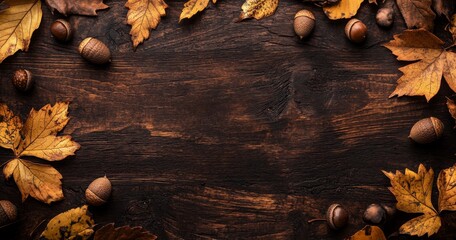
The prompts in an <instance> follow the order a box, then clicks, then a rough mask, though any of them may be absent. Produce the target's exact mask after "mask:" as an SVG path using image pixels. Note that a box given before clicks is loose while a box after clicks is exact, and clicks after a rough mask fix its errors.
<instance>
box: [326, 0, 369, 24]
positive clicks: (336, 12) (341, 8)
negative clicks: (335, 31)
mask: <svg viewBox="0 0 456 240" xmlns="http://www.w3.org/2000/svg"><path fill="white" fill-rule="evenodd" d="M363 1H364V0H341V1H340V2H339V3H337V4H335V5H333V6H329V7H324V8H323V11H324V12H325V14H326V16H328V18H329V19H331V20H337V19H342V18H351V17H353V16H355V15H356V13H357V12H358V9H359V7H360V6H361V3H362V2H363Z"/></svg>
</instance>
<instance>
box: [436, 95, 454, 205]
mask: <svg viewBox="0 0 456 240" xmlns="http://www.w3.org/2000/svg"><path fill="white" fill-rule="evenodd" d="M453 104H454V102H453ZM437 188H438V189H439V210H440V211H445V210H447V211H456V165H454V166H453V167H450V168H447V169H444V170H442V171H440V173H439V177H438V178H437Z"/></svg>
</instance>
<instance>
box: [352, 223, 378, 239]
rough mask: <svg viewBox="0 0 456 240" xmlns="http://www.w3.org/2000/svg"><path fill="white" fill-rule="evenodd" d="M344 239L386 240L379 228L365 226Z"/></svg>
mask: <svg viewBox="0 0 456 240" xmlns="http://www.w3.org/2000/svg"><path fill="white" fill-rule="evenodd" d="M346 240H386V237H385V234H384V233H383V231H382V229H381V228H379V227H377V226H365V227H364V228H363V229H361V230H359V231H358V232H356V233H355V234H354V235H353V236H351V237H349V238H347V239H346Z"/></svg>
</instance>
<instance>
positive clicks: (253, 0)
mask: <svg viewBox="0 0 456 240" xmlns="http://www.w3.org/2000/svg"><path fill="white" fill-rule="evenodd" d="M278 5H279V0H246V1H245V3H244V4H243V5H242V12H241V15H240V16H239V20H240V21H242V20H244V19H248V18H255V19H257V20H260V19H262V18H265V17H269V16H271V15H272V14H274V12H275V10H276V9H277V6H278Z"/></svg>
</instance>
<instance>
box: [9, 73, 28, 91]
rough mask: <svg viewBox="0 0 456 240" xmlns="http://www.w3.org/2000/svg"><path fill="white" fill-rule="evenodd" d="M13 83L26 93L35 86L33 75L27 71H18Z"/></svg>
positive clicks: (12, 80) (14, 75)
mask: <svg viewBox="0 0 456 240" xmlns="http://www.w3.org/2000/svg"><path fill="white" fill-rule="evenodd" d="M11 82H12V83H13V85H14V87H16V89H17V90H19V91H22V92H26V91H28V90H30V89H31V88H32V86H33V77H32V73H31V72H30V71H29V70H26V69H19V70H16V71H15V72H14V74H13V78H12V79H11Z"/></svg>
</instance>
